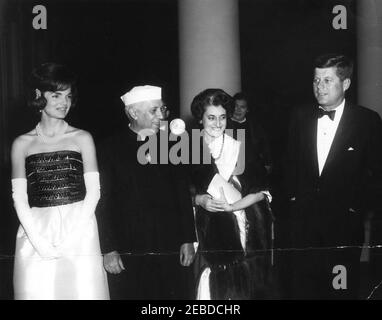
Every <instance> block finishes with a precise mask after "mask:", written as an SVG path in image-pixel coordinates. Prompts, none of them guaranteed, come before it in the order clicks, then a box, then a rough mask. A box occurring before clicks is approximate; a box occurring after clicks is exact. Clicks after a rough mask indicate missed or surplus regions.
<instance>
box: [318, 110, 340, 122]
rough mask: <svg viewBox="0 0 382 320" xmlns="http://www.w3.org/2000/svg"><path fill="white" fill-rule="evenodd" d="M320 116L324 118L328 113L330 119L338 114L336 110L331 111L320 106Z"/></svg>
mask: <svg viewBox="0 0 382 320" xmlns="http://www.w3.org/2000/svg"><path fill="white" fill-rule="evenodd" d="M317 114H318V117H319V118H322V117H323V116H325V115H327V116H328V117H329V119H330V120H332V121H333V120H334V116H335V114H336V110H331V111H325V110H324V109H321V108H318V113H317Z"/></svg>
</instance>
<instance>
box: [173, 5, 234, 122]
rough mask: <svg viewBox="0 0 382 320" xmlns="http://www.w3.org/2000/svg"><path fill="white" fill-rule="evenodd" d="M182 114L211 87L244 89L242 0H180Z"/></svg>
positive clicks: (228, 89) (230, 89)
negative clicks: (242, 79)
mask: <svg viewBox="0 0 382 320" xmlns="http://www.w3.org/2000/svg"><path fill="white" fill-rule="evenodd" d="M178 6H179V9H178V10H179V59H180V64H179V65H180V77H179V79H180V115H181V117H182V118H183V119H185V120H186V121H187V120H189V119H190V118H191V111H190V105H191V101H192V99H193V97H194V96H195V95H196V94H198V93H199V92H200V91H202V90H204V89H207V88H221V89H223V90H225V91H227V92H228V93H229V94H234V93H236V92H237V91H240V90H241V74H240V43H239V7H238V0H179V1H178Z"/></svg>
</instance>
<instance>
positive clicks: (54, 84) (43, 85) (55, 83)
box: [28, 62, 77, 112]
mask: <svg viewBox="0 0 382 320" xmlns="http://www.w3.org/2000/svg"><path fill="white" fill-rule="evenodd" d="M69 88H70V89H71V93H72V107H74V106H75V104H76V101H77V77H76V75H75V74H74V73H73V72H72V71H71V70H69V69H68V68H67V67H65V66H63V65H61V64H57V63H52V62H49V63H44V64H42V65H40V66H39V67H37V68H35V69H34V70H33V71H32V75H31V78H30V92H29V97H28V105H29V106H30V107H31V108H32V109H33V110H35V111H36V112H39V111H41V110H42V109H44V108H45V106H46V103H47V101H46V99H45V97H44V92H46V91H51V92H55V91H64V90H67V89H69ZM36 89H38V90H40V91H41V95H40V96H39V97H38V96H37V93H36Z"/></svg>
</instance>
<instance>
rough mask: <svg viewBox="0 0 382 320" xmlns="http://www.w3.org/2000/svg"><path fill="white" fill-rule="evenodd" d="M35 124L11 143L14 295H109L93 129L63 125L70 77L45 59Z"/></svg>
mask: <svg viewBox="0 0 382 320" xmlns="http://www.w3.org/2000/svg"><path fill="white" fill-rule="evenodd" d="M31 80H32V89H33V90H32V97H31V99H30V103H29V104H30V106H31V107H33V108H35V109H36V110H37V111H38V112H39V113H40V114H41V120H40V122H39V123H38V124H37V126H36V128H35V129H33V130H31V131H30V132H28V133H26V134H23V135H21V136H19V137H18V138H16V139H15V141H14V143H13V145H12V151H11V157H12V197H13V200H14V206H15V209H16V212H17V215H18V218H19V220H20V227H19V229H18V232H17V236H16V252H15V263H14V294H15V299H22V300H25V299H28V300H30V299H33V300H58V299H65V300H69V299H70V300H73V299H81V300H85V299H86V300H88V299H97V300H98V299H109V290H108V284H107V278H106V273H105V270H104V268H103V262H102V255H101V252H100V244H99V237H98V228H97V221H96V217H95V214H94V211H95V207H96V205H97V202H98V200H99V196H100V185H99V174H98V168H97V160H96V156H95V148H94V142H93V139H92V137H91V135H90V134H89V133H88V132H86V131H84V130H80V129H77V128H74V127H72V126H70V125H68V123H67V122H65V120H64V119H65V117H66V115H67V114H68V112H69V110H70V108H71V107H73V105H74V104H75V98H76V86H75V77H74V75H73V74H72V73H71V72H70V71H69V70H68V69H67V68H66V67H64V66H62V65H58V64H54V63H46V64H43V65H41V66H40V67H38V68H36V69H35V70H34V72H33V73H32V79H31Z"/></svg>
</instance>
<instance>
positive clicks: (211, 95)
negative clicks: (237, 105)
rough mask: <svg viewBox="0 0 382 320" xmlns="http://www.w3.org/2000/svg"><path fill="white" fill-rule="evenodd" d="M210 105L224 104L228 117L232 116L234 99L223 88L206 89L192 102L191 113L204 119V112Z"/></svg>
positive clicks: (199, 118) (196, 117)
mask: <svg viewBox="0 0 382 320" xmlns="http://www.w3.org/2000/svg"><path fill="white" fill-rule="evenodd" d="M208 106H216V107H217V106H222V107H223V108H224V109H225V110H226V112H227V117H231V116H232V112H233V109H234V100H233V99H232V97H231V96H230V95H229V94H228V93H227V92H225V91H224V90H222V89H206V90H204V91H202V92H200V93H199V94H198V95H196V96H195V98H194V99H193V100H192V103H191V113H192V115H193V116H194V118H195V119H196V120H198V121H199V120H202V118H203V114H204V112H205V111H206V108H207V107H208Z"/></svg>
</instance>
